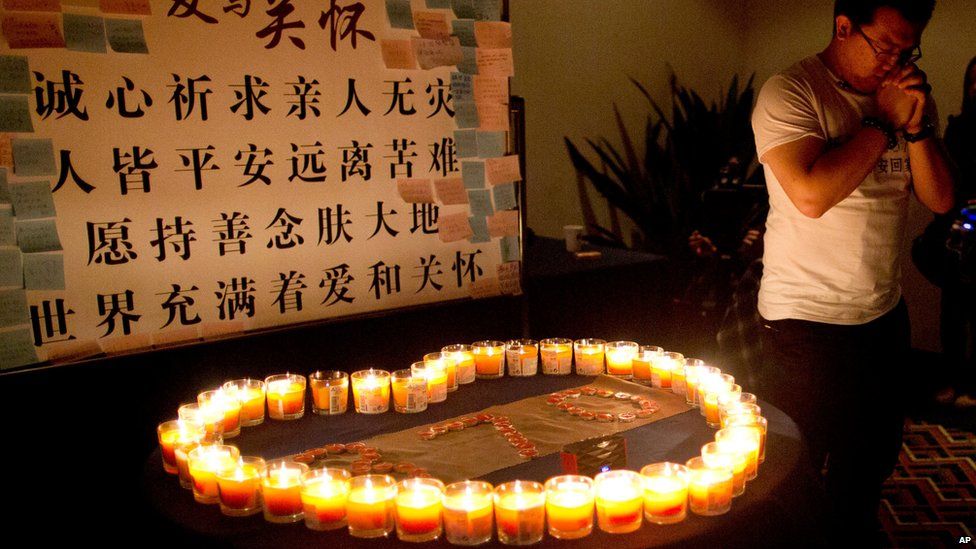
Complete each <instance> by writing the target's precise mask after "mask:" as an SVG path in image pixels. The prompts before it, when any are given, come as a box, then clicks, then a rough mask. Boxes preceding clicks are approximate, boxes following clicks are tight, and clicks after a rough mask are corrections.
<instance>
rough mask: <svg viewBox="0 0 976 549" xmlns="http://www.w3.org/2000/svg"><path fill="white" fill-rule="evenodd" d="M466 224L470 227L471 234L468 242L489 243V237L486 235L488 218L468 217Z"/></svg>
mask: <svg viewBox="0 0 976 549" xmlns="http://www.w3.org/2000/svg"><path fill="white" fill-rule="evenodd" d="M468 224H469V225H471V232H472V233H473V234H472V235H471V236H469V237H468V242H470V243H472V244H480V243H482V242H491V235H490V234H488V218H486V217H469V218H468Z"/></svg>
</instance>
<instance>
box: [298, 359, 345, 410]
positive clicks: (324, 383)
mask: <svg viewBox="0 0 976 549" xmlns="http://www.w3.org/2000/svg"><path fill="white" fill-rule="evenodd" d="M308 383H309V385H311V386H312V411H313V412H315V413H316V414H318V415H320V416H332V415H336V414H344V413H346V408H347V407H348V406H349V374H347V373H346V372H338V371H334V370H325V371H318V372H312V374H311V375H309V376H308Z"/></svg>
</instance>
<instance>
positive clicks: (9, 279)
mask: <svg viewBox="0 0 976 549" xmlns="http://www.w3.org/2000/svg"><path fill="white" fill-rule="evenodd" d="M467 220H468V218H467V215H466V214H465V217H464V222H465V223H467ZM21 255H23V254H21V253H20V249H18V248H0V287H4V286H8V287H9V286H14V287H16V288H23V287H24V263H23V259H21Z"/></svg>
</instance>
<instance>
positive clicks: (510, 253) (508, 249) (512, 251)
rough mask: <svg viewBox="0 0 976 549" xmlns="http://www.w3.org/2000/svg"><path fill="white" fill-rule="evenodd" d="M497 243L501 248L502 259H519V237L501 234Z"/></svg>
mask: <svg viewBox="0 0 976 549" xmlns="http://www.w3.org/2000/svg"><path fill="white" fill-rule="evenodd" d="M498 245H499V246H500V247H501V249H502V261H519V260H521V258H522V257H521V255H520V253H519V238H518V237H517V236H503V237H502V240H501V242H499V243H498Z"/></svg>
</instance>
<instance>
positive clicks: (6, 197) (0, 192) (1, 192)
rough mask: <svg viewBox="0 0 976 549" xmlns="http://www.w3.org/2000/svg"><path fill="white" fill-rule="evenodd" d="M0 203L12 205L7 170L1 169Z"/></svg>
mask: <svg viewBox="0 0 976 549" xmlns="http://www.w3.org/2000/svg"><path fill="white" fill-rule="evenodd" d="M0 202H6V203H8V204H9V203H10V188H9V187H8V186H7V168H0Z"/></svg>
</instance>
